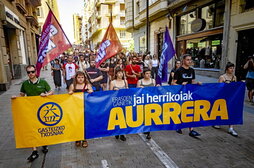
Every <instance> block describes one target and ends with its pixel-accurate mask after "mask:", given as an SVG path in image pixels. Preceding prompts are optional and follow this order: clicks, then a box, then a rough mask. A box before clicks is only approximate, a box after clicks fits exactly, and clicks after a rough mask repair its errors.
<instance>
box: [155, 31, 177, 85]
mask: <svg viewBox="0 0 254 168" xmlns="http://www.w3.org/2000/svg"><path fill="white" fill-rule="evenodd" d="M175 53H176V52H175V49H174V46H173V43H172V41H171V38H170V35H169V31H168V27H166V31H165V33H164V44H163V47H162V53H161V57H160V64H159V70H158V75H157V77H156V84H160V85H161V83H162V82H167V79H168V61H169V60H170V59H171V58H173V57H174V55H175Z"/></svg>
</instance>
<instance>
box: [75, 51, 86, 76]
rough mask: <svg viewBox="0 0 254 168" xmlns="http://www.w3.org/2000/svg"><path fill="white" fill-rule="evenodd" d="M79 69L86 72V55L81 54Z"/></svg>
mask: <svg viewBox="0 0 254 168" xmlns="http://www.w3.org/2000/svg"><path fill="white" fill-rule="evenodd" d="M77 64H78V67H79V69H78V70H79V71H81V72H84V71H85V70H86V68H87V67H86V64H85V57H84V55H79V61H78V62H77Z"/></svg>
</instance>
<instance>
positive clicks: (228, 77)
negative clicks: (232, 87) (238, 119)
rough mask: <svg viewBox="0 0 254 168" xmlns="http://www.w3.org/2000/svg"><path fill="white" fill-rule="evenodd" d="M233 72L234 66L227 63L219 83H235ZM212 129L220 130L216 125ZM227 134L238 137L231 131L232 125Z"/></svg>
mask: <svg viewBox="0 0 254 168" xmlns="http://www.w3.org/2000/svg"><path fill="white" fill-rule="evenodd" d="M234 70H235V65H234V64H233V63H231V62H228V63H227V65H226V69H225V71H226V73H225V74H223V75H221V76H220V78H219V83H231V82H236V81H237V80H236V76H235V75H234ZM213 127H214V128H216V129H219V128H220V126H218V125H215V126H213ZM228 133H229V134H231V135H232V136H235V137H237V136H238V134H237V132H236V131H235V130H234V129H233V125H229V129H228Z"/></svg>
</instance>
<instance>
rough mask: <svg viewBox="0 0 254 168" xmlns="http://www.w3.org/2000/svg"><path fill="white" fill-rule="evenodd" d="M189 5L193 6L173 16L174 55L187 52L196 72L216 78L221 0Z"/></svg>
mask: <svg viewBox="0 0 254 168" xmlns="http://www.w3.org/2000/svg"><path fill="white" fill-rule="evenodd" d="M189 6H195V8H193V9H192V10H191V11H188V12H185V13H183V12H181V13H180V14H179V15H178V16H177V17H176V53H177V56H178V57H179V58H180V56H181V55H183V54H190V55H191V56H192V59H193V67H194V68H195V69H196V72H197V74H200V75H206V76H212V77H216V78H217V77H218V76H219V73H220V71H221V68H222V65H221V62H222V61H221V60H222V45H223V27H224V11H225V2H224V0H219V1H212V2H208V3H206V4H201V5H199V4H195V5H193V4H189ZM196 6H198V7H196Z"/></svg>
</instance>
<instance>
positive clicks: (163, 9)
mask: <svg viewBox="0 0 254 168" xmlns="http://www.w3.org/2000/svg"><path fill="white" fill-rule="evenodd" d="M167 6H168V1H167V0H160V1H156V2H154V3H153V4H150V5H149V18H150V19H151V20H153V19H154V18H157V17H160V16H162V15H165V14H166V13H168V11H167V9H168V8H167ZM139 19H140V21H141V22H144V21H145V20H146V7H145V8H144V9H142V10H141V11H140V13H139Z"/></svg>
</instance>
